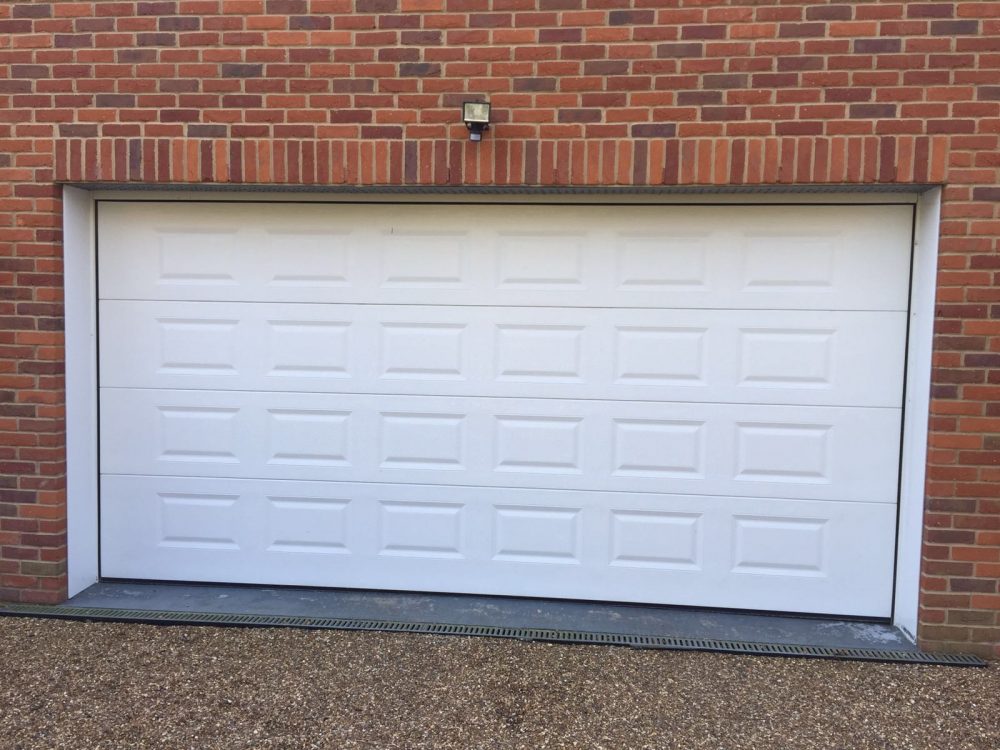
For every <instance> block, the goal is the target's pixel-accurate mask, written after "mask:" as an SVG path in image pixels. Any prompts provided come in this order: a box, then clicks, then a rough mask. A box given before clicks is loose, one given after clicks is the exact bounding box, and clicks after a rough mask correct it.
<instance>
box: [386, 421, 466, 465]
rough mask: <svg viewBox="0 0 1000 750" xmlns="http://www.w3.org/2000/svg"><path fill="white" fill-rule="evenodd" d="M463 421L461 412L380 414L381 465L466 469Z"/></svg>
mask: <svg viewBox="0 0 1000 750" xmlns="http://www.w3.org/2000/svg"><path fill="white" fill-rule="evenodd" d="M464 421H465V417H463V416H462V415H461V414H405V413H385V414H382V415H381V426H380V431H381V441H380V442H381V461H380V465H381V467H382V468H384V469H435V470H441V469H444V470H450V471H461V470H463V469H465V466H464V465H463V453H464V450H463V448H464V446H463V443H464V436H463V432H464V430H463V423H464Z"/></svg>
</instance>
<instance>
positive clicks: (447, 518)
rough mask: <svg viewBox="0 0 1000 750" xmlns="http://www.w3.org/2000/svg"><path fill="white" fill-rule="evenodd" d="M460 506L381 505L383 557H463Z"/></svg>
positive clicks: (396, 502)
mask: <svg viewBox="0 0 1000 750" xmlns="http://www.w3.org/2000/svg"><path fill="white" fill-rule="evenodd" d="M463 509H464V506H463V505H461V504H459V503H426V502H405V501H388V500H383V501H381V502H380V503H379V514H380V515H379V554H380V555H398V556H403V557H443V558H451V559H456V558H461V557H464V555H463V554H462V511H463Z"/></svg>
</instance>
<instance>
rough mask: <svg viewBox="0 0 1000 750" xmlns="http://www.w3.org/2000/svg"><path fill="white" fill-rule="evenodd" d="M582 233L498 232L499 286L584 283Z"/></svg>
mask: <svg viewBox="0 0 1000 750" xmlns="http://www.w3.org/2000/svg"><path fill="white" fill-rule="evenodd" d="M584 237H585V235H582V234H571V235H565V234H557V233H554V232H553V233H546V232H538V233H527V232H526V233H514V232H501V233H500V234H499V237H498V239H497V245H496V252H497V272H498V282H499V286H500V287H501V288H507V287H514V288H532V287H534V288H544V289H560V288H566V287H582V286H583V242H584Z"/></svg>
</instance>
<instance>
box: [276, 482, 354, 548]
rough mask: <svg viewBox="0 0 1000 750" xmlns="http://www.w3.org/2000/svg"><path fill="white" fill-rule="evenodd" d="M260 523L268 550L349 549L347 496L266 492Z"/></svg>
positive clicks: (348, 501)
mask: <svg viewBox="0 0 1000 750" xmlns="http://www.w3.org/2000/svg"><path fill="white" fill-rule="evenodd" d="M265 500H266V502H267V522H266V525H265V526H264V527H263V529H262V530H263V531H265V532H266V534H267V537H268V542H267V546H266V550H267V551H268V552H289V553H301V552H304V553H307V554H334V555H345V554H349V553H350V548H349V541H350V538H351V537H350V535H349V528H350V527H349V526H348V516H347V511H348V507H349V506H350V504H351V501H350V500H342V499H339V498H332V497H331V498H328V497H296V496H276V495H268V496H266V498H265Z"/></svg>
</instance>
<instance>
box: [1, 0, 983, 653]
mask: <svg viewBox="0 0 1000 750" xmlns="http://www.w3.org/2000/svg"><path fill="white" fill-rule="evenodd" d="M998 80H1000V2H993V1H991V0H972V1H970V0H964V1H963V0H958V1H955V2H910V1H905V2H904V1H892V0H886V1H875V2H864V3H857V2H837V0H830V1H828V0H170V1H166V0H164V1H156V2H132V1H127V2H52V3H48V2H13V3H6V4H2V5H0V599H7V600H15V601H38V602H53V601H58V600H60V599H62V598H63V597H64V596H65V586H66V582H65V557H66V546H65V545H66V536H65V502H66V497H65V444H64V443H65V440H64V435H63V429H64V410H63V403H64V382H63V363H62V358H63V349H62V346H63V336H62V317H61V316H62V308H61V299H62V291H61V289H62V277H61V244H60V243H61V206H60V195H61V184H62V183H65V182H95V183H96V182H116V183H125V182H133V183H173V184H178V183H181V184H183V183H205V182H210V183H218V184H241V183H245V184H274V185H291V184H304V185H316V186H324V185H402V184H407V185H425V186H435V185H438V186H449V185H536V186H544V185H568V186H569V185H572V186H631V185H651V186H656V185H677V186H684V185H692V186H695V185H715V186H726V185H787V186H794V185H809V184H857V185H861V184H871V183H884V184H897V185H901V186H904V187H905V186H907V185H913V184H929V183H934V184H941V185H943V186H944V203H943V206H942V225H941V244H940V264H939V274H938V283H939V289H938V297H937V323H936V328H937V331H936V339H935V350H934V369H933V383H932V389H933V403H932V406H931V434H930V446H929V452H928V478H927V516H926V533H925V546H924V563H923V571H922V573H923V576H922V589H923V593H922V598H921V605H922V607H921V614H920V618H921V630H920V637H921V640H922V643H923V644H924V645H925V646H927V647H930V648H947V649H960V650H965V651H973V652H976V653H979V654H983V655H993V656H1000V588H998V580H1000V254H998V251H1000V245H998V236H1000V210H998V205H1000V180H998V176H1000V174H998V170H1000V156H998V154H1000V85H998V83H997V82H998ZM480 96H481V97H488V98H489V99H490V100H491V102H492V104H493V112H494V125H493V128H492V129H491V131H490V132H489V134H488V135H487V136H486V138H485V139H484V140H483V142H482V143H481V144H479V145H478V146H475V145H473V144H470V143H469V142H468V140H467V134H466V132H465V128H464V126H463V125H462V124H461V123H460V122H457V119H458V107H459V105H460V103H461V101H462V100H464V99H466V98H469V97H480Z"/></svg>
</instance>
